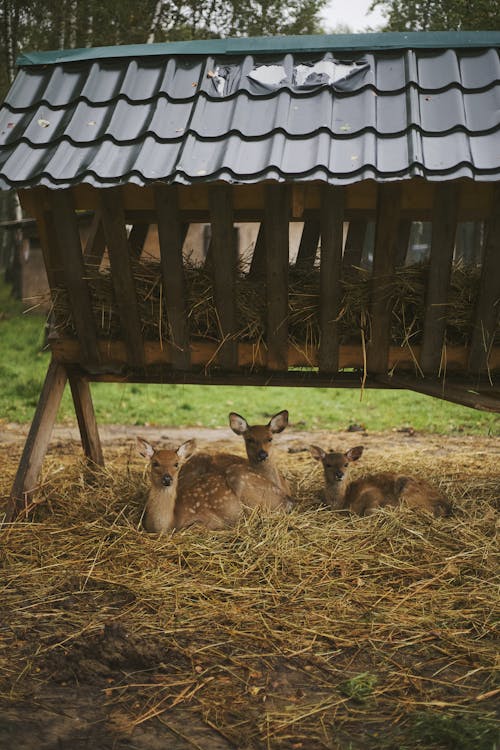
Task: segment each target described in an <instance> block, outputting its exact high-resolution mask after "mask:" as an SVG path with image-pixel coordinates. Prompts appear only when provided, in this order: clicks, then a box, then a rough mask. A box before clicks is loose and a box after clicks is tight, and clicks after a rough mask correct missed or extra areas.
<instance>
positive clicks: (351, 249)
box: [342, 220, 367, 269]
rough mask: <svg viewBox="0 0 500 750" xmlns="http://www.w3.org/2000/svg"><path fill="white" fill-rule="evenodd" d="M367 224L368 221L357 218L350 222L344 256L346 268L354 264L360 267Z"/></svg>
mask: <svg viewBox="0 0 500 750" xmlns="http://www.w3.org/2000/svg"><path fill="white" fill-rule="evenodd" d="M366 226H367V222H366V221H359V220H357V221H350V222H349V228H348V230H347V237H346V240H345V250H344V258H343V261H342V266H343V268H344V269H347V268H350V267H352V266H356V267H357V268H359V267H360V265H361V258H362V257H363V247H364V244H365V236H366Z"/></svg>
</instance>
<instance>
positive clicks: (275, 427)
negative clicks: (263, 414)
mask: <svg viewBox="0 0 500 750" xmlns="http://www.w3.org/2000/svg"><path fill="white" fill-rule="evenodd" d="M287 424H288V412H287V410H286V409H284V410H283V411H279V412H278V413H277V414H275V415H274V417H272V418H271V421H270V422H269V424H268V427H269V428H270V430H271V432H283V430H284V429H285V427H286V426H287Z"/></svg>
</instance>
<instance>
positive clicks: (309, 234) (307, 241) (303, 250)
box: [295, 219, 321, 271]
mask: <svg viewBox="0 0 500 750" xmlns="http://www.w3.org/2000/svg"><path fill="white" fill-rule="evenodd" d="M320 231H321V230H320V221H319V220H318V219H306V220H305V222H304V228H303V229H302V237H301V238H300V245H299V251H298V253H297V260H296V261H295V267H296V268H297V269H301V270H304V271H309V270H310V269H312V268H313V267H314V261H315V260H316V252H317V250H318V244H319V235H320Z"/></svg>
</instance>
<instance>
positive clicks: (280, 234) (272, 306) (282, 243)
mask: <svg viewBox="0 0 500 750" xmlns="http://www.w3.org/2000/svg"><path fill="white" fill-rule="evenodd" d="M289 216H290V201H289V193H288V190H287V188H286V187H285V186H284V185H267V186H266V206H265V230H264V231H265V237H266V297H267V345H268V350H269V358H268V369H269V370H286V369H287V368H288V265H289Z"/></svg>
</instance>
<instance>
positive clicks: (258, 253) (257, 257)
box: [248, 223, 266, 279]
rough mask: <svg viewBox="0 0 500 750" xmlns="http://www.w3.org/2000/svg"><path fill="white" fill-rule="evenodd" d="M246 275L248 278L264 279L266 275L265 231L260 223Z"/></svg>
mask: <svg viewBox="0 0 500 750" xmlns="http://www.w3.org/2000/svg"><path fill="white" fill-rule="evenodd" d="M248 276H249V278H250V279H264V278H265V276H266V231H265V229H264V224H262V223H261V224H260V226H259V231H258V232H257V239H256V240H255V247H254V249H253V255H252V262H251V263H250V270H249V272H248Z"/></svg>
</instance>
